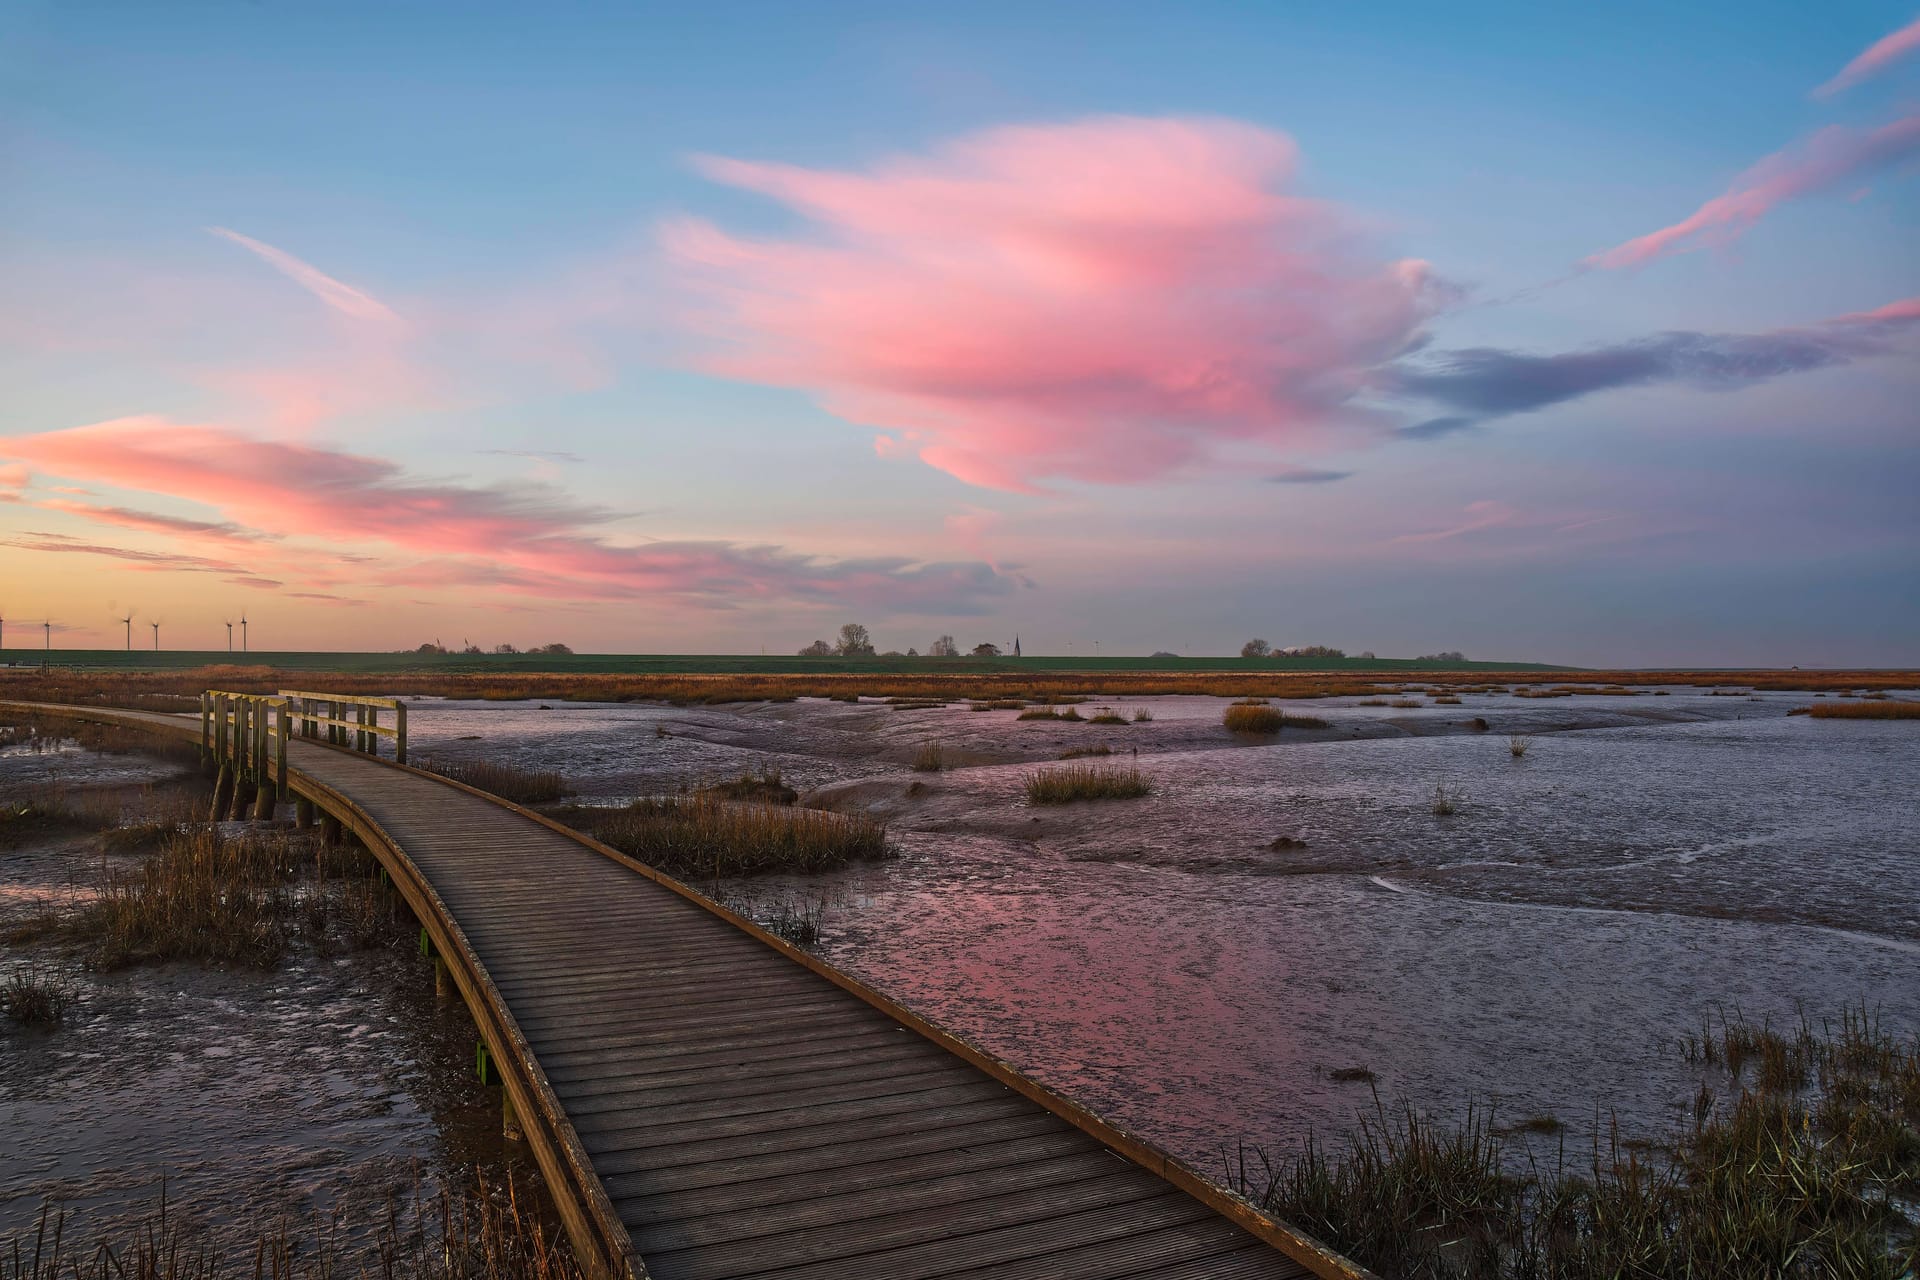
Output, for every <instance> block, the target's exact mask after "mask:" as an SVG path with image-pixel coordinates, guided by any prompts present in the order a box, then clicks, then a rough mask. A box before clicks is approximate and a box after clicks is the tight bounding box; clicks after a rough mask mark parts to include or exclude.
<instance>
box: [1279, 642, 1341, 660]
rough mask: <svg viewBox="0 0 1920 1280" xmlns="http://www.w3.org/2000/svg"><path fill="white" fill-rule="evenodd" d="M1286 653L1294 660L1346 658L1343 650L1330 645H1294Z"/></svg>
mask: <svg viewBox="0 0 1920 1280" xmlns="http://www.w3.org/2000/svg"><path fill="white" fill-rule="evenodd" d="M1287 652H1288V653H1290V654H1292V655H1293V656H1294V657H1296V658H1344V657H1346V656H1347V651H1346V650H1345V649H1336V648H1334V647H1333V646H1332V645H1325V644H1301V645H1295V646H1294V647H1293V648H1291V649H1289V650H1287Z"/></svg>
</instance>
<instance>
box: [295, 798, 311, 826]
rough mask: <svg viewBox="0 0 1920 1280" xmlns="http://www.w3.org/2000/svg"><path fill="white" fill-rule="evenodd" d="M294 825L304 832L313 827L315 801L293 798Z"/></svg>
mask: <svg viewBox="0 0 1920 1280" xmlns="http://www.w3.org/2000/svg"><path fill="white" fill-rule="evenodd" d="M293 825H294V826H296V827H298V828H300V829H301V830H302V831H304V830H306V829H307V828H308V827H311V826H312V825H313V801H311V800H309V799H307V798H306V797H305V796H295V797H294V798H293Z"/></svg>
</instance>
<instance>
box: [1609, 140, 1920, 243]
mask: <svg viewBox="0 0 1920 1280" xmlns="http://www.w3.org/2000/svg"><path fill="white" fill-rule="evenodd" d="M1915 154H1920V114H1913V115H1908V116H1903V117H1902V118H1900V119H1898V120H1894V121H1890V122H1889V123H1887V124H1883V125H1881V126H1880V127H1878V128H1876V129H1868V130H1864V131H1862V130H1859V129H1849V128H1847V127H1845V126H1843V125H1833V126H1830V127H1829V128H1825V129H1822V130H1820V131H1819V132H1818V133H1816V134H1814V135H1813V136H1812V137H1811V138H1808V139H1807V140H1806V142H1805V143H1803V144H1802V145H1800V146H1799V147H1796V148H1791V149H1788V150H1786V151H1777V152H1775V153H1774V154H1773V155H1770V156H1768V157H1767V158H1766V159H1764V160H1762V161H1761V162H1760V163H1759V164H1756V165H1754V166H1753V167H1752V168H1751V169H1748V170H1747V171H1746V172H1745V173H1743V174H1741V175H1740V176H1739V177H1738V178H1736V179H1734V182H1733V185H1732V186H1731V187H1729V188H1728V189H1727V191H1726V193H1725V194H1724V195H1720V196H1716V197H1714V198H1713V199H1712V200H1709V201H1707V202H1706V203H1705V204H1703V205H1701V206H1700V207H1699V208H1698V209H1696V210H1694V211H1693V213H1692V214H1690V215H1689V216H1688V217H1687V218H1685V219H1684V220H1682V221H1680V222H1676V223H1674V224H1673V225H1672V226H1670V227H1662V228H1660V230H1658V231H1651V232H1648V233H1647V234H1646V235H1643V236H1639V237H1637V238H1635V239H1633V240H1629V241H1627V242H1626V243H1625V244H1623V245H1619V246H1617V247H1616V248H1612V249H1609V250H1607V251H1606V252H1605V253H1598V254H1595V255H1594V256H1592V257H1590V258H1588V259H1587V260H1586V262H1585V263H1584V264H1583V265H1585V266H1588V267H1601V268H1616V267H1637V266H1640V265H1641V264H1643V263H1647V262H1651V261H1653V260H1654V259H1655V258H1662V257H1665V256H1666V255H1668V254H1670V253H1683V252H1686V251H1687V250H1690V249H1695V248H1698V247H1700V245H1702V244H1724V243H1727V242H1728V241H1731V240H1733V239H1735V238H1736V237H1738V236H1739V235H1740V233H1742V232H1743V231H1745V230H1746V229H1747V228H1748V227H1751V226H1752V225H1753V224H1754V223H1756V222H1758V221H1759V220H1760V219H1761V218H1763V217H1765V216H1766V215H1767V214H1768V213H1769V212H1771V211H1772V210H1773V208H1774V206H1776V205H1779V204H1782V203H1784V202H1786V201H1788V200H1795V199H1798V198H1800V197H1802V196H1809V195H1815V194H1818V193H1819V192H1822V191H1827V190H1831V189H1832V188H1834V187H1838V186H1843V185H1845V184H1846V183H1849V182H1852V181H1855V180H1856V179H1858V178H1860V177H1861V176H1863V175H1865V174H1868V173H1871V172H1874V171H1876V170H1879V169H1884V168H1886V167H1888V166H1890V165H1893V164H1897V163H1899V162H1900V161H1902V160H1905V159H1907V158H1909V157H1911V156H1913V155H1915Z"/></svg>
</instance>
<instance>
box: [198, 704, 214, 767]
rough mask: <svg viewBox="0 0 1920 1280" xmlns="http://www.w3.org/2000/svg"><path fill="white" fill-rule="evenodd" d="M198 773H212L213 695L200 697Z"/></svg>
mask: <svg viewBox="0 0 1920 1280" xmlns="http://www.w3.org/2000/svg"><path fill="white" fill-rule="evenodd" d="M200 771H201V772H202V773H212V772H213V695H212V694H210V693H202V694H201V695H200Z"/></svg>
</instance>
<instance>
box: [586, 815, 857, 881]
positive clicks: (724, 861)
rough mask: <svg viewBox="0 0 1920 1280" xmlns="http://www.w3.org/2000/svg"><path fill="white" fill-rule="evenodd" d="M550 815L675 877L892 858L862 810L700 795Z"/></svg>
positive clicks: (812, 867)
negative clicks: (849, 811)
mask: <svg viewBox="0 0 1920 1280" xmlns="http://www.w3.org/2000/svg"><path fill="white" fill-rule="evenodd" d="M556 816H557V817H559V818H560V819H561V820H562V821H565V822H567V823H570V824H571V825H573V826H574V827H577V828H579V829H580V830H582V831H585V832H587V833H588V834H590V835H592V836H595V837H596V838H598V839H600V840H603V841H605V842H606V843H607V844H610V845H612V846H613V847H614V848H616V849H618V850H620V852H622V853H626V854H631V855H632V856H633V857H636V858H638V859H640V861H642V862H644V863H647V864H648V865H649V866H652V867H656V868H658V869H659V870H661V871H664V872H666V873H667V874H668V875H672V876H678V877H679V878H681V879H683V880H691V879H706V878H714V879H719V878H722V877H727V876H750V875H762V874H767V873H771V872H780V871H789V872H803V873H804V872H815V871H831V870H834V869H836V868H839V867H844V866H846V865H847V864H848V863H851V862H871V861H876V860H878V859H882V858H890V857H892V856H893V849H892V847H891V846H889V845H888V844H887V827H886V824H885V823H883V822H879V821H876V820H874V819H872V818H869V817H867V816H865V815H864V814H839V813H827V812H825V811H823V810H819V809H799V808H793V807H790V806H784V805H773V804H755V803H747V804H736V803H733V802H730V801H727V800H722V799H720V798H718V797H716V796H712V795H706V794H697V795H693V796H665V797H661V798H658V799H646V800H638V801H635V802H634V803H633V804H630V805H628V806H626V807H625V808H622V809H595V808H574V809H566V810H562V811H560V812H559V813H558V814H556Z"/></svg>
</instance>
